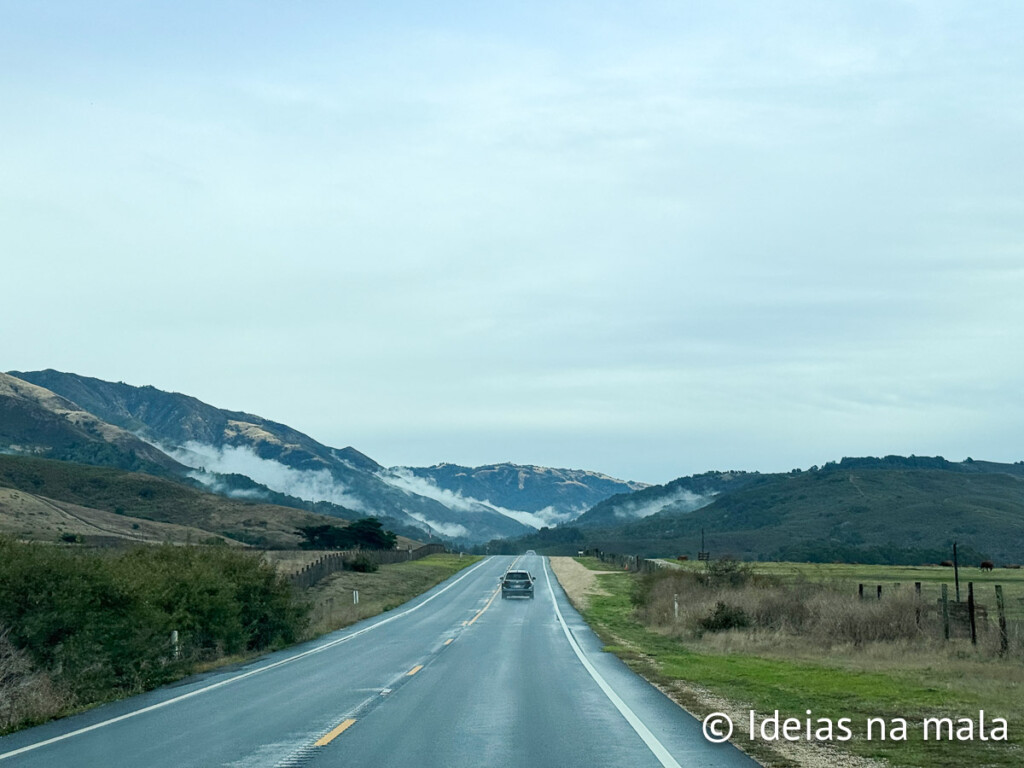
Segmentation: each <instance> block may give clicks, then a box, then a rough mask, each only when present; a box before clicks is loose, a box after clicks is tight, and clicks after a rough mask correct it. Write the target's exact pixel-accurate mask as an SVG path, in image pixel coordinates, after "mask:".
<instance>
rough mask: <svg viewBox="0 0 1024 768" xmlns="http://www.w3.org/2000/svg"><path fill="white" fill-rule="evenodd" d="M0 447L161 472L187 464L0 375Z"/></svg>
mask: <svg viewBox="0 0 1024 768" xmlns="http://www.w3.org/2000/svg"><path fill="white" fill-rule="evenodd" d="M0 446H5V447H7V448H8V450H11V451H13V452H15V453H21V454H29V455H37V456H44V457H46V458H52V459H61V460H64V461H77V462H84V463H87V464H102V465H107V466H114V467H119V468H121V469H129V470H137V471H144V472H150V473H155V474H159V475H171V474H184V473H185V472H186V471H187V467H185V466H183V465H181V464H179V463H178V462H177V461H175V460H174V459H172V458H171V457H170V456H167V455H166V454H165V453H163V452H162V451H160V450H158V449H157V448H154V447H153V446H151V445H149V443H146V442H144V441H143V440H140V439H139V438H137V437H135V435H133V434H131V433H130V432H127V431H125V430H124V429H121V428H120V427H117V426H115V425H113V424H108V423H107V422H105V421H103V420H102V419H99V418H97V417H96V416H95V415H93V414H92V413H89V412H87V411H84V410H82V408H81V407H79V406H78V405H77V404H76V403H73V402H71V401H70V400H67V399H66V398H63V397H61V396H59V395H56V394H54V393H53V392H51V391H49V390H47V389H44V388H43V387H40V386H36V385H35V384H31V383H29V382H27V381H22V380H21V379H18V378H15V377H14V376H8V375H7V374H5V373H0Z"/></svg>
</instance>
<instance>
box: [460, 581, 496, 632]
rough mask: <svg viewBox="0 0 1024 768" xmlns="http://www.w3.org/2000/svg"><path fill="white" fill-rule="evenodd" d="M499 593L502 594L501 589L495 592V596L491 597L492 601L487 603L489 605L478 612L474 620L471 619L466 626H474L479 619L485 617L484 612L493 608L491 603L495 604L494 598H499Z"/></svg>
mask: <svg viewBox="0 0 1024 768" xmlns="http://www.w3.org/2000/svg"><path fill="white" fill-rule="evenodd" d="M499 592H501V587H498V588H497V589H496V590H494V594H493V595H491V599H490V600H488V601H487V605H485V606H484V607H483V608H481V609H480V610H479V611H477V614H476V616H474V617H473V618H472V619H470V620H469V621H468V622H466V626H472V624H473V622H474V621H476V620H477V619H479V618H480V617H481V616H483V615H484V611H486V610H487V609H488V608H490V607H491V603H493V602H494V598H496V597H497V596H498V593H499Z"/></svg>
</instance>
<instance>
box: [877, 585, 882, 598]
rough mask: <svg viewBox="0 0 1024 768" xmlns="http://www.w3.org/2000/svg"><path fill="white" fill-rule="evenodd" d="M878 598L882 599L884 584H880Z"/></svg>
mask: <svg viewBox="0 0 1024 768" xmlns="http://www.w3.org/2000/svg"><path fill="white" fill-rule="evenodd" d="M878 599H879V600H881V599H882V585H881V584H879V585H878Z"/></svg>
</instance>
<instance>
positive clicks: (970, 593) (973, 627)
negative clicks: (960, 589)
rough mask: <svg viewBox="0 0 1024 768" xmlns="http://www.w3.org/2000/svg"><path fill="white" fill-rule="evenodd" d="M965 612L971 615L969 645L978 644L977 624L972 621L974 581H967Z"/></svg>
mask: <svg viewBox="0 0 1024 768" xmlns="http://www.w3.org/2000/svg"><path fill="white" fill-rule="evenodd" d="M967 612H968V613H969V614H970V615H971V645H977V644H978V626H977V624H975V622H974V582H973V581H968V582H967Z"/></svg>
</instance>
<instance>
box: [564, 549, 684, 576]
mask: <svg viewBox="0 0 1024 768" xmlns="http://www.w3.org/2000/svg"><path fill="white" fill-rule="evenodd" d="M581 554H582V555H583V556H585V557H596V558H597V559H598V560H600V561H601V562H602V563H607V564H608V565H612V566H615V567H616V568H618V569H620V570H623V571H633V572H635V573H651V572H652V571H657V570H658V569H660V568H665V567H667V566H666V565H665V563H663V562H661V561H660V560H651V559H649V558H646V557H642V556H641V555H619V554H616V553H614V552H605V551H604V550H600V549H584V550H581Z"/></svg>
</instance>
